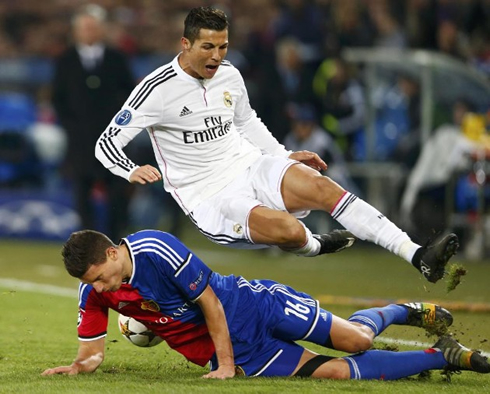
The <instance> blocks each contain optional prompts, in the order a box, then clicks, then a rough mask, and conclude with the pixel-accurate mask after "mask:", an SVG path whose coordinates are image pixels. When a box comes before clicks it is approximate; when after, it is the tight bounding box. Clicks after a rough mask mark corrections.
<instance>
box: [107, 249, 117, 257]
mask: <svg viewBox="0 0 490 394" xmlns="http://www.w3.org/2000/svg"><path fill="white" fill-rule="evenodd" d="M106 256H107V259H113V260H116V259H117V249H116V248H115V247H114V246H109V247H108V248H107V250H106Z"/></svg>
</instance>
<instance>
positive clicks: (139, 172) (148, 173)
mask: <svg viewBox="0 0 490 394" xmlns="http://www.w3.org/2000/svg"><path fill="white" fill-rule="evenodd" d="M161 179H162V175H161V174H160V171H158V170H157V169H156V168H155V167H153V166H150V165H149V164H147V165H144V166H142V167H139V168H137V169H136V170H134V171H133V173H132V174H131V176H130V177H129V182H131V183H140V184H142V185H146V184H147V183H155V182H158V181H160V180H161Z"/></svg>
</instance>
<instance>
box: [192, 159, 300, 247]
mask: <svg viewBox="0 0 490 394" xmlns="http://www.w3.org/2000/svg"><path fill="white" fill-rule="evenodd" d="M297 163H298V162H297V161H295V160H291V159H288V158H283V157H277V156H270V155H264V156H261V157H260V158H259V159H258V160H257V161H256V162H255V163H254V164H253V165H252V166H250V167H249V168H248V169H247V170H246V171H245V172H244V173H243V174H242V175H240V176H239V177H238V178H237V179H235V180H234V181H233V182H231V183H230V184H229V185H227V186H226V187H225V188H224V189H222V190H221V191H219V192H218V193H217V194H215V195H214V196H212V197H210V198H208V199H207V200H205V201H203V202H202V203H201V204H199V205H198V206H197V207H196V209H194V211H192V212H191V213H190V215H189V217H190V218H191V220H192V221H193V222H194V224H195V225H196V227H197V228H198V229H199V231H200V232H201V233H203V234H204V235H205V236H206V237H208V238H209V239H210V240H211V241H213V242H215V243H217V244H220V245H225V246H229V247H233V248H240V249H260V248H266V247H269V246H270V245H260V244H254V243H253V241H252V239H251V237H250V228H249V226H248V218H249V216H250V212H251V211H252V209H254V208H255V207H258V206H265V207H268V208H271V209H277V210H280V211H286V207H285V205H284V201H283V198H282V195H281V184H282V179H283V178H284V174H285V173H286V171H287V170H288V168H289V167H291V166H292V165H293V164H297ZM308 214H309V211H304V212H295V213H294V214H292V215H294V216H295V217H298V218H299V217H305V216H307V215H308Z"/></svg>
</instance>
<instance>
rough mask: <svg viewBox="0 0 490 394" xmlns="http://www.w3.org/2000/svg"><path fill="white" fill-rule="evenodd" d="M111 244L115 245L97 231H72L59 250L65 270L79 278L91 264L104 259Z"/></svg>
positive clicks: (101, 261) (96, 263) (98, 262)
mask: <svg viewBox="0 0 490 394" xmlns="http://www.w3.org/2000/svg"><path fill="white" fill-rule="evenodd" d="M111 246H116V245H114V243H113V242H112V241H111V240H110V239H109V238H108V237H107V236H106V235H105V234H102V233H99V232H98V231H94V230H81V231H76V232H74V233H72V234H71V235H70V238H68V240H67V241H66V242H65V244H64V245H63V248H62V250H61V255H62V256H63V262H64V263H65V268H66V270H67V271H68V273H69V274H70V275H71V276H73V277H75V278H79V279H80V278H81V277H82V276H84V275H85V274H86V273H87V271H88V269H89V268H90V267H91V266H92V265H98V264H102V263H104V262H105V261H106V259H107V256H106V251H107V249H108V248H110V247H111Z"/></svg>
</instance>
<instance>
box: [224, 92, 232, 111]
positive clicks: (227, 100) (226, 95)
mask: <svg viewBox="0 0 490 394" xmlns="http://www.w3.org/2000/svg"><path fill="white" fill-rule="evenodd" d="M223 101H224V102H225V105H226V106H227V107H228V108H230V107H231V106H232V105H233V100H232V98H231V94H230V92H223Z"/></svg>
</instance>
